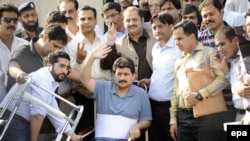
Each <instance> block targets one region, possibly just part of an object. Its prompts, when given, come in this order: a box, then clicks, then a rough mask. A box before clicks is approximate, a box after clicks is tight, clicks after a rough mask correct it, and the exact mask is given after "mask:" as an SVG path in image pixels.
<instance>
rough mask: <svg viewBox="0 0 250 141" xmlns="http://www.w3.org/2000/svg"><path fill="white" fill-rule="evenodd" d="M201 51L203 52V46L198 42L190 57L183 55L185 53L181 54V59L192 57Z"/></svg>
mask: <svg viewBox="0 0 250 141" xmlns="http://www.w3.org/2000/svg"><path fill="white" fill-rule="evenodd" d="M202 50H204V46H203V45H202V44H201V43H200V42H198V43H197V45H196V46H195V48H194V51H193V53H192V54H191V55H185V53H184V52H182V55H181V58H184V57H189V56H192V55H193V54H194V53H195V52H197V51H202Z"/></svg>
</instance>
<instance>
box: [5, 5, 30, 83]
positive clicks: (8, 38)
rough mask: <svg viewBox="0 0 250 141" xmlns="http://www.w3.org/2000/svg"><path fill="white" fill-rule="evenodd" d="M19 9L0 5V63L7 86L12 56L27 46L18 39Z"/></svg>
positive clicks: (23, 41) (24, 41)
mask: <svg viewBox="0 0 250 141" xmlns="http://www.w3.org/2000/svg"><path fill="white" fill-rule="evenodd" d="M17 19H18V9H17V7H15V6H14V5H13V4H12V3H2V4H0V62H1V66H0V68H2V71H3V73H4V77H5V80H4V84H5V87H6V85H7V78H8V77H7V71H8V65H9V61H10V57H11V54H12V53H13V52H14V51H15V50H16V49H17V48H18V47H20V46H22V45H27V44H28V42H27V41H26V40H24V39H21V38H18V37H16V36H15V35H14V34H15V30H16V26H17V22H18V20H17Z"/></svg>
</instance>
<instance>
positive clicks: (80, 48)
mask: <svg viewBox="0 0 250 141" xmlns="http://www.w3.org/2000/svg"><path fill="white" fill-rule="evenodd" d="M84 45H85V44H84V43H78V45H77V53H76V62H77V63H78V64H81V63H82V62H83V60H84V59H85V58H86V56H87V51H86V50H85V48H84Z"/></svg>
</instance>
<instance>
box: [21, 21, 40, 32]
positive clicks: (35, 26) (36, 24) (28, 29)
mask: <svg viewBox="0 0 250 141" xmlns="http://www.w3.org/2000/svg"><path fill="white" fill-rule="evenodd" d="M22 25H23V28H24V29H25V30H27V31H29V32H34V31H36V30H37V29H38V20H37V21H36V22H35V24H34V25H28V24H26V23H24V22H23V23H22Z"/></svg>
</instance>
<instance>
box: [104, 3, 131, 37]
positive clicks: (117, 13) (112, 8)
mask: <svg viewBox="0 0 250 141" xmlns="http://www.w3.org/2000/svg"><path fill="white" fill-rule="evenodd" d="M121 11H122V10H121V6H120V5H119V4H118V3H115V2H108V3H106V4H105V5H103V7H102V17H103V19H104V22H105V24H106V25H107V26H108V27H110V26H111V24H113V25H114V28H115V29H116V31H117V32H116V40H118V39H120V38H122V37H123V36H125V35H127V34H128V32H127V30H126V29H125V27H124V25H123V22H122V20H123V16H122V12H121ZM104 38H105V39H107V33H105V34H104Z"/></svg>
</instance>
